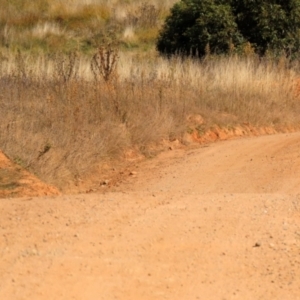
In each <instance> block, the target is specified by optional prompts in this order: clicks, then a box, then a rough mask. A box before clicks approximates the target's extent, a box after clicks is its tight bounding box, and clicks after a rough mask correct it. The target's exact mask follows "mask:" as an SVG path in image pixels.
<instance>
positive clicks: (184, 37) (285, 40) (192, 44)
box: [157, 0, 300, 56]
mask: <svg viewBox="0 0 300 300" xmlns="http://www.w3.org/2000/svg"><path fill="white" fill-rule="evenodd" d="M247 42H249V43H251V45H252V46H253V48H254V49H255V51H256V52H257V53H259V54H260V55H264V54H265V53H266V52H267V51H271V52H272V53H274V54H279V53H282V52H285V53H287V54H289V55H292V54H295V53H297V52H298V51H299V48H300V0H181V1H180V2H178V3H176V4H175V5H174V6H173V7H172V9H171V14H170V15H169V17H167V19H166V21H165V24H164V26H163V28H162V30H161V32H160V35H159V38H158V41H157V50H158V51H159V52H161V53H164V54H167V55H171V54H175V53H181V54H183V55H190V54H191V55H193V56H195V55H197V56H203V55H205V53H206V52H207V49H208V47H209V49H210V51H211V52H213V53H216V54H220V53H228V52H229V51H230V50H232V49H233V48H235V49H240V48H241V47H242V46H243V45H244V44H245V43H247Z"/></svg>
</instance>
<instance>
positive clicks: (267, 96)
mask: <svg viewBox="0 0 300 300" xmlns="http://www.w3.org/2000/svg"><path fill="white" fill-rule="evenodd" d="M119 56H120V58H119V60H118V65H117V68H116V69H115V71H114V72H112V74H111V75H110V76H109V79H108V80H106V81H105V80H104V79H103V76H102V75H101V73H100V71H99V73H98V76H96V77H95V74H94V73H93V72H92V69H91V59H90V58H88V57H84V56H76V55H74V56H65V57H62V56H39V57H34V58H33V57H32V56H26V55H24V54H19V55H17V56H13V55H7V56H6V58H5V59H3V60H2V61H1V64H0V90H1V93H0V107H1V110H0V118H1V123H0V149H2V150H3V151H4V152H5V153H6V154H7V155H8V156H9V157H10V158H12V159H13V160H15V161H16V162H17V163H19V164H21V165H22V166H24V167H26V168H28V169H29V170H31V171H32V172H34V173H35V174H37V175H38V176H39V177H40V178H41V179H43V180H45V181H46V182H48V183H51V184H54V185H56V186H58V187H59V188H61V189H63V188H64V187H65V186H66V185H67V183H68V182H71V181H74V180H76V178H78V177H80V176H82V174H84V173H85V172H87V171H89V170H90V169H91V168H92V167H93V166H94V165H96V164H97V163H99V162H101V161H103V160H105V159H109V158H112V157H119V156H120V155H122V154H123V153H124V151H125V150H126V149H129V148H136V149H139V150H140V151H144V153H147V147H148V146H149V145H153V143H157V142H159V141H161V140H162V139H167V140H169V139H171V140H172V139H175V138H178V139H182V137H183V135H184V134H185V133H186V132H187V131H191V130H194V129H197V130H198V131H205V130H206V129H208V128H210V127H212V126H216V125H217V126H222V127H230V126H235V125H238V124H243V123H249V124H252V125H257V126H274V127H280V126H282V127H284V126H286V125H297V124H299V116H300V114H299V112H300V99H299V97H298V95H296V93H295V91H296V89H295V86H296V83H297V82H298V75H297V72H296V69H295V68H294V70H293V69H291V68H287V67H286V65H285V64H286V63H285V62H284V61H281V62H280V63H279V64H278V63H277V64H275V63H271V62H267V61H265V62H264V61H258V60H257V59H256V58H238V57H227V58H207V59H206V60H205V61H202V62H199V61H194V60H185V61H182V60H180V59H176V58H174V59H172V60H165V59H163V58H160V57H157V56H155V55H148V56H147V58H145V57H143V56H141V57H137V56H134V55H130V54H128V53H127V54H124V53H120V54H119ZM197 114H200V115H201V116H202V117H203V118H204V119H205V124H202V125H199V124H195V126H194V127H193V128H191V126H192V125H191V124H189V123H188V122H187V116H189V115H197ZM189 126H190V127H189ZM197 126H198V128H196V127H197ZM199 126H200V127H201V128H200V127H199Z"/></svg>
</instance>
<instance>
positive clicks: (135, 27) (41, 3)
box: [0, 0, 176, 53]
mask: <svg viewBox="0 0 300 300" xmlns="http://www.w3.org/2000/svg"><path fill="white" fill-rule="evenodd" d="M175 2H176V0H167V1H158V0H150V1H140V0H127V1H121V0H116V1H106V0H98V1H97V0H86V1H80V0H73V1H72V0H66V1H60V0H36V1H25V0H14V1H10V0H0V6H1V10H0V49H1V48H2V50H4V49H5V50H7V49H9V50H15V49H20V50H26V51H31V52H32V51H34V52H40V51H43V52H53V51H63V52H69V51H74V50H77V51H80V52H85V53H89V52H91V51H93V50H94V49H95V48H97V47H98V46H99V45H101V44H102V43H103V42H104V41H105V42H107V41H113V42H114V43H117V44H119V45H120V46H121V48H122V49H123V50H132V49H141V50H148V49H149V48H152V47H153V45H154V43H155V40H156V38H157V34H158V31H159V28H160V27H161V25H162V23H163V21H164V19H165V17H166V16H167V15H168V13H169V9H170V7H171V6H172V5H173V4H174V3H175Z"/></svg>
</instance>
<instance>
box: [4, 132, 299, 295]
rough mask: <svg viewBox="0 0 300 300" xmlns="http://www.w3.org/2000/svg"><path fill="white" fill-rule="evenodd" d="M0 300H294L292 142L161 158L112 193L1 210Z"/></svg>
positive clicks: (250, 142)
mask: <svg viewBox="0 0 300 300" xmlns="http://www.w3.org/2000/svg"><path fill="white" fill-rule="evenodd" d="M0 299H5V300H8V299H11V300H21V299H30V300H32V299H37V300H39V299H53V300H57V299H64V300H65V299H76V300H77V299H78V300H79V299H82V300H94V299H95V300H98V299H103V300H104V299H105V300H110V299H120V300H127V299H128V300H129V299H130V300H135V299H137V300H154V299H170V300H177V299H178V300H193V299H201V300H202V299H203V300H212V299H216V300H225V299H226V300H229V299H243V300H246V299H249V300H250V299H251V300H253V299H264V300H269V299H270V300H271V299H272V300H274V299H291V300H296V299H300V133H293V134H281V135H272V136H263V137H257V138H248V139H240V140H232V141H225V142H219V143H214V144H210V145H208V146H205V147H201V148H198V149H193V150H189V151H184V150H174V151H169V152H168V153H163V154H161V155H160V156H159V157H157V158H155V159H152V160H148V161H147V162H145V163H143V164H141V165H140V166H139V167H138V168H137V174H136V176H131V177H130V178H129V179H128V180H127V181H126V182H124V183H123V184H121V186H120V187H118V188H116V191H114V192H107V193H105V194H89V195H76V196H59V197H48V198H47V197H45V198H29V197H27V198H20V199H2V200H0Z"/></svg>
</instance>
